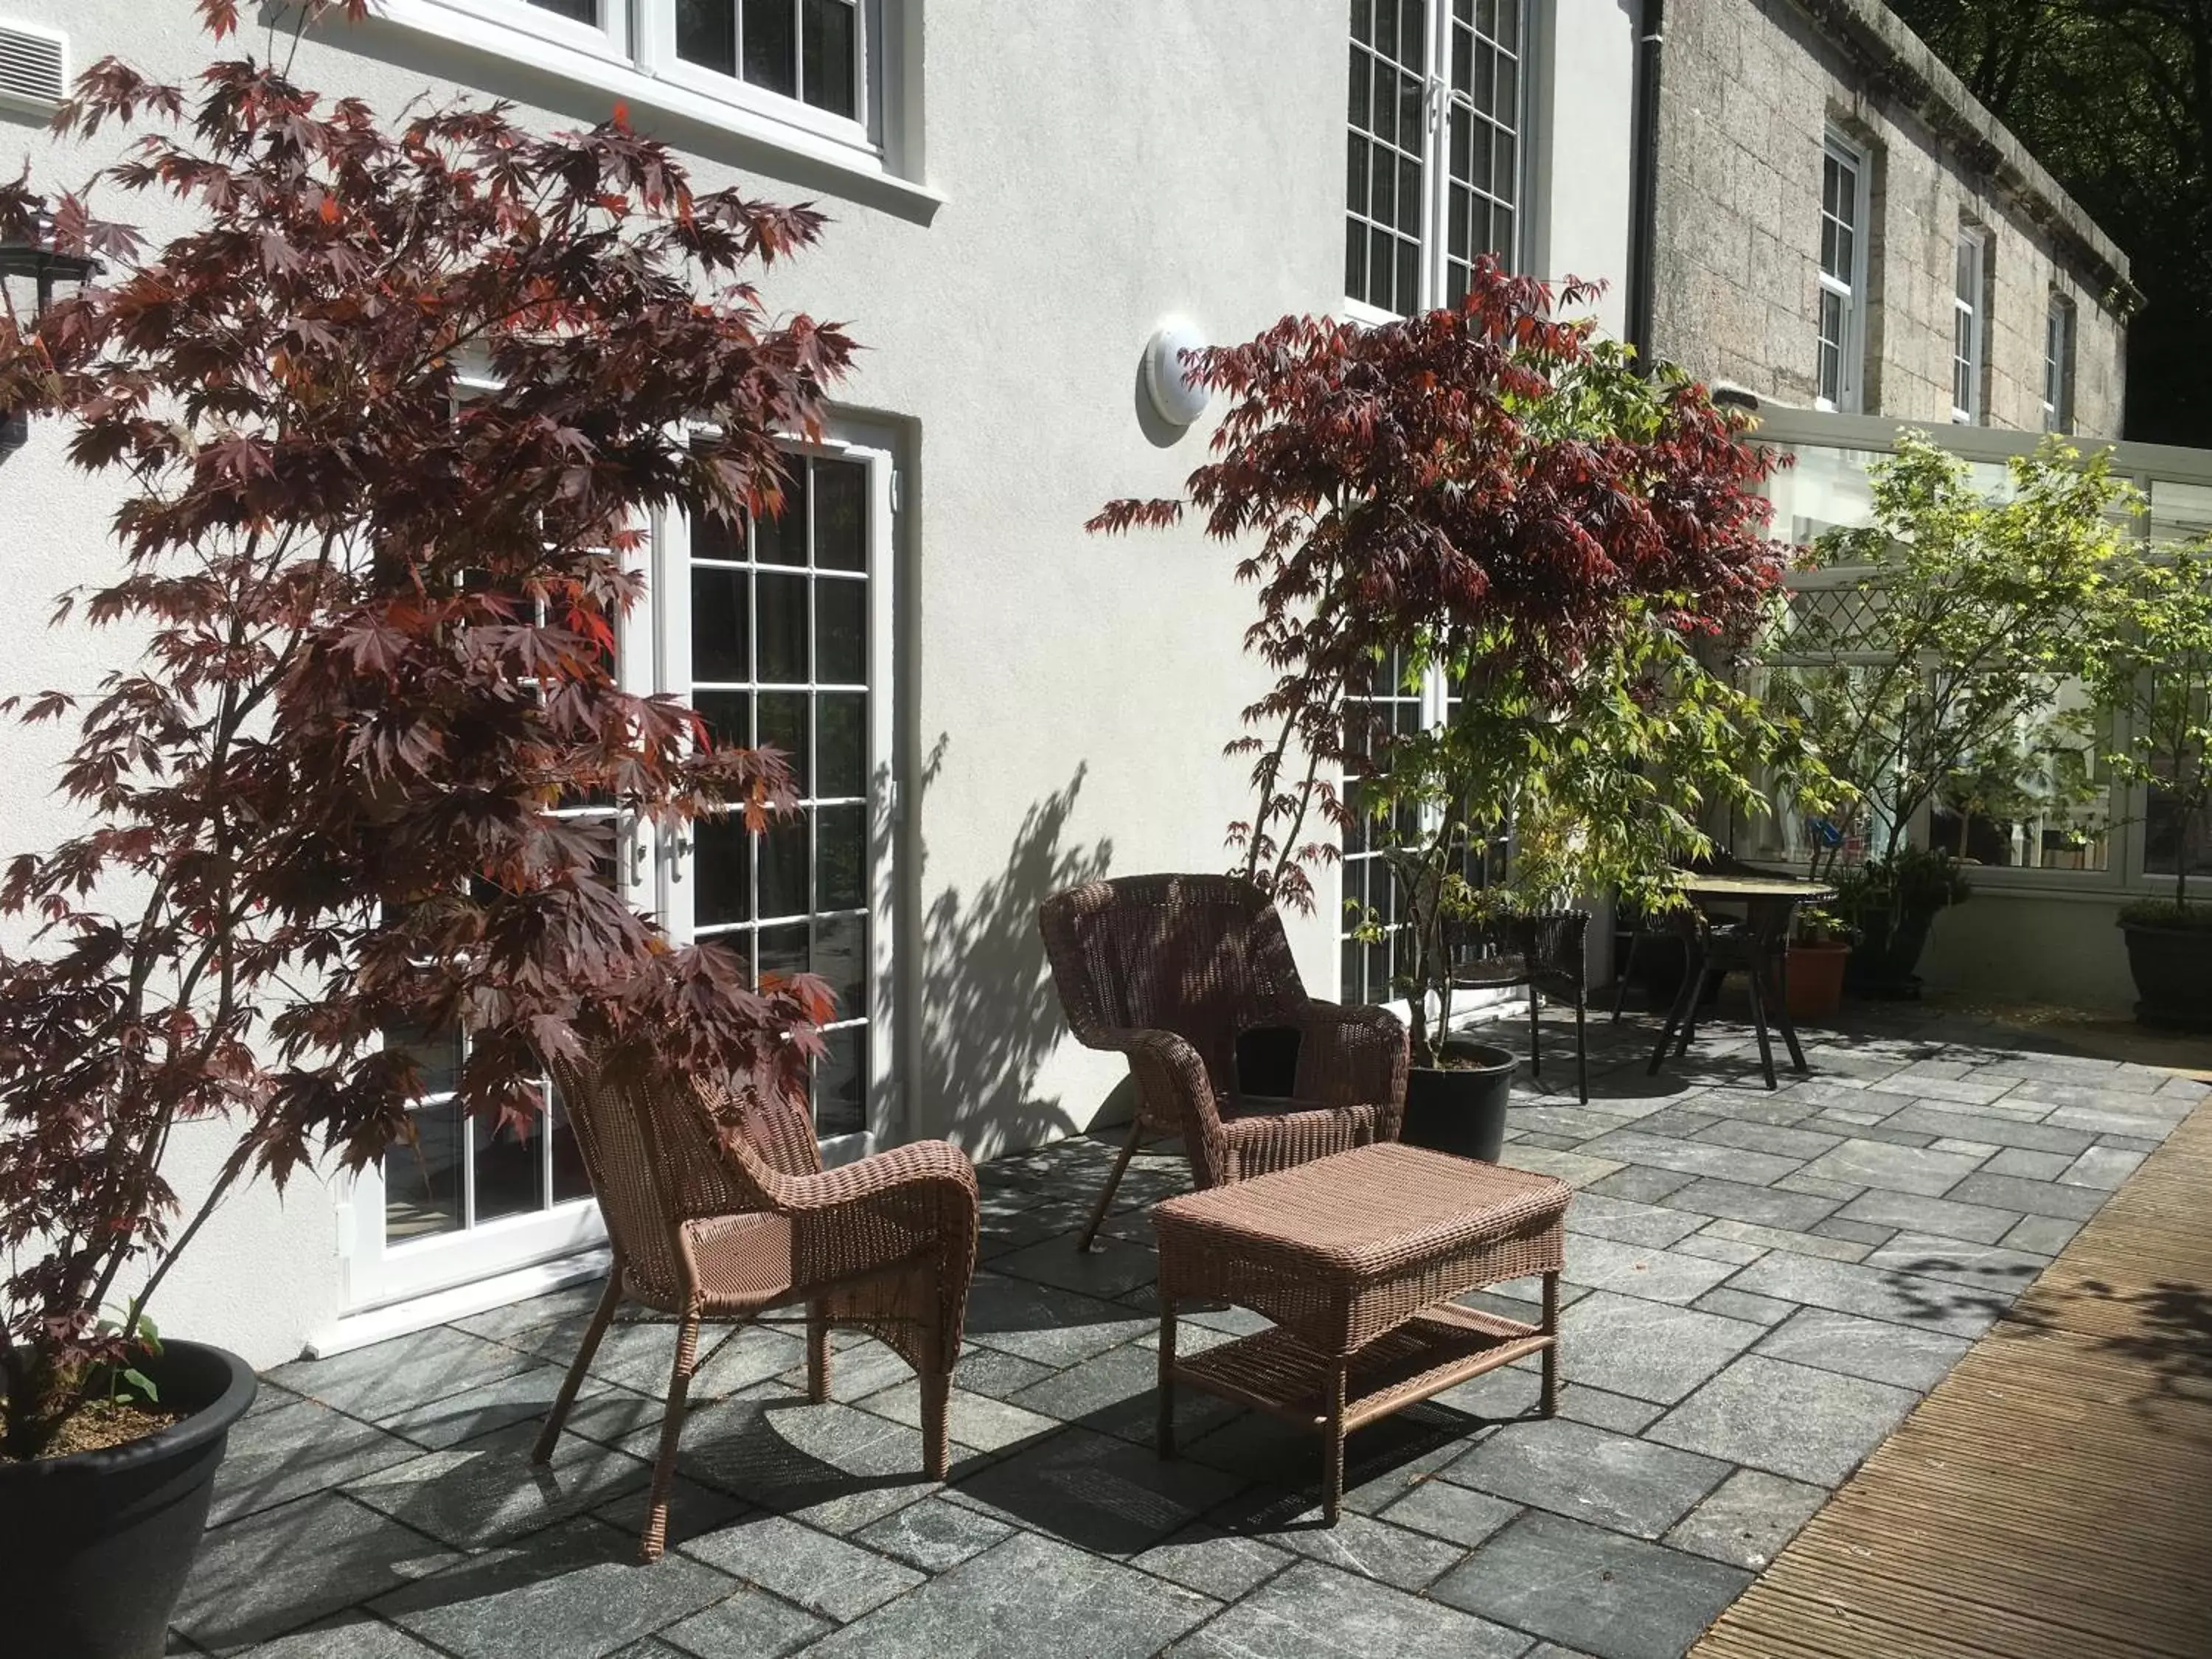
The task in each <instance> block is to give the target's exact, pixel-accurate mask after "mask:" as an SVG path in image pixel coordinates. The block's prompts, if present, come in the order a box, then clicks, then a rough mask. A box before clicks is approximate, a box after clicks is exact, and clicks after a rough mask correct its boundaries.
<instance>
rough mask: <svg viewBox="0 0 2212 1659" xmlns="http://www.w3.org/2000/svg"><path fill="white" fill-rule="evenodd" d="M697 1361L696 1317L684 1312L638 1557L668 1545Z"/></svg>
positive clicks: (650, 1556) (652, 1557) (650, 1558)
mask: <svg viewBox="0 0 2212 1659" xmlns="http://www.w3.org/2000/svg"><path fill="white" fill-rule="evenodd" d="M698 1363H699V1316H698V1315H696V1314H686V1315H684V1326H683V1328H682V1329H681V1330H679V1331H678V1333H677V1334H676V1364H675V1365H674V1366H673V1367H672V1368H671V1370H670V1371H669V1373H668V1408H667V1410H666V1411H665V1412H664V1413H662V1414H661V1419H660V1455H659V1457H657V1458H655V1459H654V1460H653V1495H652V1498H651V1500H650V1501H649V1502H648V1503H647V1506H646V1511H645V1535H644V1537H642V1538H641V1539H640V1540H639V1541H638V1552H637V1553H638V1559H640V1560H641V1561H644V1562H647V1563H648V1564H650V1563H652V1562H654V1561H658V1560H659V1559H660V1557H661V1554H662V1553H663V1552H664V1551H665V1549H666V1548H667V1547H668V1489H669V1487H671V1486H673V1485H674V1484H675V1481H676V1447H677V1443H678V1442H679V1441H681V1440H682V1439H683V1437H684V1401H685V1399H686V1397H687V1396H688V1395H690V1392H691V1372H692V1370H693V1368H694V1367H695V1366H696V1365H697V1364H698Z"/></svg>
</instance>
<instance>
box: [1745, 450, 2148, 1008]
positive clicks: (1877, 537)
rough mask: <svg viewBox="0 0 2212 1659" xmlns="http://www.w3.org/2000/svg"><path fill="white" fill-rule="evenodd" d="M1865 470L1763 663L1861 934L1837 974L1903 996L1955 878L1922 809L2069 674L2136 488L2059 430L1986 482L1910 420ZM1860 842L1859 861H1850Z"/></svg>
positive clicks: (1956, 890) (1812, 553)
mask: <svg viewBox="0 0 2212 1659" xmlns="http://www.w3.org/2000/svg"><path fill="white" fill-rule="evenodd" d="M1868 482H1869V487H1870V489H1871V491H1872V495H1873V511H1872V515H1871V520H1870V522H1869V523H1868V524H1866V525H1863V526H1853V527H1846V528H1838V529H1834V530H1831V531H1828V532H1826V533H1825V534H1823V535H1821V536H1820V538H1818V539H1817V540H1816V541H1815V542H1814V544H1813V546H1812V548H1811V549H1810V550H1809V552H1808V557H1807V559H1806V560H1805V562H1804V564H1803V568H1802V569H1801V571H1800V572H1799V574H1797V575H1796V577H1795V578H1794V579H1793V581H1792V584H1791V589H1792V591H1791V592H1790V603H1789V604H1788V605H1787V606H1786V607H1785V608H1784V610H1783V611H1782V612H1781V614H1780V615H1779V617H1778V620H1777V623H1776V625H1775V626H1774V627H1773V628H1771V629H1770V630H1769V633H1768V635H1767V638H1766V641H1765V658H1766V661H1767V664H1768V666H1767V668H1766V670H1765V672H1764V674H1763V675H1762V676H1761V678H1763V680H1764V681H1765V687H1764V689H1765V695H1766V696H1769V697H1770V698H1771V700H1773V701H1774V702H1777V703H1778V704H1780V705H1782V706H1783V707H1784V708H1788V709H1790V710H1791V711H1793V712H1794V713H1795V714H1796V715H1797V716H1798V717H1799V719H1800V720H1802V723H1803V725H1804V727H1805V729H1806V731H1807V732H1808V737H1809V738H1810V743H1811V746H1812V748H1813V749H1814V751H1815V752H1817V753H1818V755H1819V756H1820V759H1821V761H1822V763H1824V765H1825V767H1826V771H1827V774H1828V778H1827V780H1826V782H1825V783H1824V784H1823V785H1822V787H1820V790H1818V791H1817V792H1814V794H1813V797H1812V799H1810V801H1809V803H1808V802H1806V801H1801V802H1800V804H1799V806H1798V810H1800V811H1805V810H1807V806H1808V804H1809V805H1810V806H1811V808H1812V811H1813V815H1814V816H1816V817H1818V819H1819V823H1818V824H1817V826H1816V827H1818V828H1819V829H1820V830H1821V831H1822V832H1823V833H1821V834H1820V836H1818V838H1817V839H1816V842H1815V845H1814V853H1813V854H1812V861H1811V862H1812V868H1811V873H1812V875H1813V876H1814V878H1816V879H1820V880H1830V881H1835V880H1838V877H1844V879H1843V880H1841V881H1839V882H1838V884H1839V885H1841V886H1842V887H1843V888H1844V893H1843V896H1841V897H1840V898H1839V899H1838V902H1837V903H1836V905H1835V907H1834V908H1835V909H1836V911H1837V913H1838V915H1842V916H1844V918H1845V919H1846V920H1848V921H1850V923H1851V924H1852V925H1853V926H1854V927H1857V929H1858V930H1859V933H1860V935H1861V939H1860V943H1859V945H1858V947H1857V951H1855V952H1854V955H1853V966H1852V969H1851V972H1850V981H1849V983H1850V987H1851V988H1853V989H1854V990H1863V991H1868V992H1870V993H1874V994H1896V995H1908V994H1917V984H1918V981H1917V977H1916V976H1915V975H1914V972H1913V970H1914V968H1915V966H1916V965H1917V962H1918V960H1919V956H1920V951H1921V949H1922V947H1923V945H1925V943H1926V940H1927V936H1928V925H1929V922H1930V921H1932V919H1933V917H1934V916H1935V915H1936V911H1937V910H1939V909H1941V908H1942V907H1943V906H1945V905H1947V904H1950V903H1954V902H1957V901H1958V900H1959V899H1960V898H1962V897H1964V896H1965V890H1966V889H1965V882H1964V878H1963V877H1962V876H1960V874H1959V872H1958V871H1957V869H1956V865H1955V860H1950V859H1948V858H1946V857H1943V856H1942V855H1941V854H1936V853H1934V852H1932V851H1930V850H1929V849H1928V848H1924V847H1917V846H1915V844H1914V837H1915V836H1919V835H1921V832H1920V831H1919V830H1918V829H1917V825H1918V824H1919V823H1921V822H1922V820H1923V817H1924V816H1925V813H1926V811H1927V809H1928V808H1929V806H1930V805H1931V804H1932V803H1934V802H1936V800H1937V799H1939V798H1940V797H1942V795H1943V793H1945V791H1946V790H1954V791H1955V790H1957V789H1958V788H1960V787H1961V786H1960V781H1961V780H1962V779H1972V778H1974V777H1976V776H1977V775H1979V774H1984V773H1986V772H1987V771H1988V769H1989V763H1990V757H1993V756H1996V755H1999V754H2005V755H2009V754H2011V753H2012V752H2013V751H2014V750H2015V748H2016V747H2017V742H2018V734H2019V733H2020V732H2021V731H2022V730H2024V729H2027V727H2028V726H2031V725H2032V723H2033V722H2034V721H2035V720H2037V719H2039V717H2041V716H2042V715H2043V714H2044V713H2045V710H2046V709H2048V708H2049V707H2050V706H2051V702H2052V699H2053V692H2054V689H2055V687H2056V686H2057V684H2058V683H2059V682H2060V681H2061V680H2062V679H2063V678H2066V677H2068V676H2069V675H2074V674H2077V673H2080V672H2081V671H2082V670H2083V668H2084V666H2085V665H2086V656H2085V653H2086V651H2087V635H2086V630H2085V629H2084V625H2083V619H2084V617H2086V616H2087V614H2088V613H2089V611H2090V610H2091V608H2092V606H2093V604H2094V603H2095V600H2096V596H2097V594H2098V593H2099V592H2100V587H2101V585H2102V583H2103V581H2104V580H2105V578H2106V574H2107V572H2108V571H2109V570H2110V569H2111V568H2113V565H2114V562H2115V560H2117V559H2118V557H2119V556H2120V554H2121V550H2122V549H2123V547H2124V543H2125V538H2126V533H2127V532H2126V529H2125V526H2124V523H2123V522H2121V517H2122V516H2123V515H2124V514H2125V513H2127V512H2128V511H2130V510H2131V509H2132V508H2133V507H2135V505H2136V501H2137V495H2136V491H2135V489H2134V487H2133V486H2132V485H2130V483H2127V482H2126V481H2125V480H2124V479H2122V478H2119V477H2115V476H2114V475H2113V474H2112V471H2111V467H2110V463H2109V459H2108V458H2107V457H2106V456H2104V455H2102V454H2099V455H2093V456H2090V457H2087V458H2086V459H2085V458H2084V457H2083V456H2082V455H2081V453H2079V452H2078V451H2076V450H2075V449H2074V448H2072V447H2070V446H2069V445H2067V444H2066V443H2064V442H2063V441H2061V440H2057V439H2052V440H2051V441H2047V442H2046V443H2045V444H2044V445H2043V446H2042V447H2040V448H2039V449H2038V450H2037V451H2036V452H2035V453H2033V455H2028V456H2020V457H2015V459H2012V460H2011V461H2010V462H2009V463H2008V471H2007V478H2006V483H2005V485H2004V487H2003V488H2002V489H1999V490H1995V491H1990V492H1987V493H1985V492H1984V491H1983V490H1981V489H1979V488H1978V487H1977V486H1976V484H1975V483H1974V480H1973V477H1972V471H1971V469H1970V468H1969V467H1968V465H1967V464H1966V462H1965V461H1963V460H1960V459H1958V458H1956V457H1954V456H1952V455H1950V454H1948V453H1946V452H1944V451H1943V450H1942V449H1939V448H1937V447H1936V445H1935V444H1934V443H1933V442H1931V441H1929V439H1928V438H1926V437H1925V436H1923V435H1921V434H1919V433H1917V432H1915V431H1913V430H1911V428H1906V429H1904V430H1902V431H1900V432H1899V435H1898V439H1897V447H1896V451H1895V453H1893V454H1892V455H1890V456H1888V457H1886V458H1885V459H1882V460H1881V461H1879V462H1877V463H1875V465H1873V466H1871V467H1870V468H1869V470H1868ZM1821 795H1825V796H1826V798H1827V799H1825V800H1821V799H1819V798H1818V797H1819V796H1821ZM1922 838H1923V839H1925V837H1924V836H1922ZM1860 848H1864V849H1865V850H1866V868H1865V869H1864V870H1863V872H1858V873H1857V874H1847V873H1846V872H1844V861H1845V859H1846V856H1847V855H1848V854H1851V853H1852V852H1853V851H1854V850H1855V849H1860Z"/></svg>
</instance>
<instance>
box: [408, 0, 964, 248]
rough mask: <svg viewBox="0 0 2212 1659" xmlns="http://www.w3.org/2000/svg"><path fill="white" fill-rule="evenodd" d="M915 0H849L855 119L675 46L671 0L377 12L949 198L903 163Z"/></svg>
mask: <svg viewBox="0 0 2212 1659" xmlns="http://www.w3.org/2000/svg"><path fill="white" fill-rule="evenodd" d="M732 3H737V0H732ZM850 3H851V4H852V5H853V7H854V12H855V17H854V36H855V39H854V52H855V56H856V59H857V61H856V63H855V64H854V116H853V118H850V119H848V118H845V117H843V116H840V115H835V114H832V113H830V112H828V111H826V110H822V109H817V108H816V107H814V106H812V105H811V104H808V103H805V102H804V101H803V100H800V99H799V98H787V97H785V96H784V95H783V94H780V93H775V92H770V91H769V90H768V89H767V88H763V87H757V86H755V85H753V84H752V83H751V82H748V81H745V80H744V79H742V78H740V77H738V76H727V75H721V74H718V73H716V72H715V71H714V70H708V69H704V68H702V67H701V66H700V65H698V64H690V63H686V62H684V60H683V59H682V58H678V56H677V55H676V11H675V4H676V0H600V7H601V21H600V22H599V24H598V25H596V26H594V25H592V24H586V23H578V22H575V21H572V20H570V19H568V18H565V17H562V16H560V15H557V14H556V13H554V12H550V11H548V10H545V9H544V8H542V7H538V6H533V5H532V4H530V3H528V0H377V4H376V7H375V9H374V14H373V15H374V16H375V17H376V18H377V19H379V20H381V21H388V22H391V23H394V24H398V25H400V26H402V27H408V28H412V29H416V30H419V31H422V32H423V33H428V34H433V35H435V36H436V37H437V38H438V39H439V40H442V41H445V42H448V43H450V44H452V45H454V46H461V47H465V48H467V49H471V50H473V51H478V52H489V53H491V54H493V55H495V56H497V57H501V58H508V59H511V60H513V61H514V62H517V63H520V64H526V65H528V66H529V67H531V68H533V69H537V70H543V71H544V72H546V73H548V74H552V75H556V76H562V78H564V79H568V80H572V81H575V82H580V83H582V84H585V85H587V86H591V87H594V88H599V89H600V90H601V91H604V92H605V93H607V94H610V100H611V101H614V100H619V101H622V102H624V103H627V104H629V106H632V108H633V110H634V112H659V113H665V114H668V115H674V116H678V117H682V118H688V119H691V120H696V121H699V122H702V123H704V124H706V125H711V126H714V127H718V128H720V129H722V130H723V131H728V132H731V133H733V134H735V135H737V136H738V137H742V138H746V139H750V140H754V141H757V142H758V143H763V144H766V145H769V146H771V147H773V148H775V149H781V150H785V151H789V152H791V153H793V154H795V155H802V156H805V157H807V158H809V159H811V160H813V161H820V162H825V163H827V164H829V166H831V167H835V168H836V169H838V170H839V171H841V172H843V173H850V174H854V175H859V176H861V177H864V178H866V179H869V180H870V181H872V182H873V181H880V182H881V183H882V184H883V185H888V186H890V188H891V189H892V190H893V191H894V192H895V193H896V194H898V195H901V196H911V197H916V198H919V199H920V200H921V201H923V202H926V203H928V204H936V203H938V202H939V201H941V200H942V199H943V198H942V197H939V195H938V194H937V193H936V192H935V191H931V190H928V189H927V188H926V187H925V186H923V185H921V183H920V182H919V181H918V180H915V179H904V178H902V177H900V176H899V172H898V167H899V165H900V161H901V158H900V156H899V155H898V154H897V149H898V144H897V142H896V141H897V139H898V137H899V134H900V114H901V107H902V105H901V88H902V83H903V80H904V71H903V67H902V59H903V57H904V51H903V36H902V27H903V22H904V18H905V13H906V9H908V7H910V6H912V5H914V4H915V3H917V0H850ZM634 118H635V117H634Z"/></svg>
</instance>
